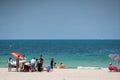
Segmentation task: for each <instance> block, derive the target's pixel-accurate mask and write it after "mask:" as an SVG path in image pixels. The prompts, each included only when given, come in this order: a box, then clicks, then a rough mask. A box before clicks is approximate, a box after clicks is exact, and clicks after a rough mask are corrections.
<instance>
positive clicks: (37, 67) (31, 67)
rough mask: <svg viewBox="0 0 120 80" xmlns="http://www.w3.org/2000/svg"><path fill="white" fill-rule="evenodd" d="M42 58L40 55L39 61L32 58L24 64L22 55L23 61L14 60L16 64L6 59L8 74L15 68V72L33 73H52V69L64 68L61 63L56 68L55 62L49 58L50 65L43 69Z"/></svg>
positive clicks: (10, 59) (24, 58)
mask: <svg viewBox="0 0 120 80" xmlns="http://www.w3.org/2000/svg"><path fill="white" fill-rule="evenodd" d="M43 63H44V58H43V56H42V55H40V58H39V59H36V58H34V57H33V58H32V59H31V60H30V61H29V62H26V57H25V56H24V55H23V60H22V61H20V60H19V59H16V62H15V63H13V61H12V58H11V57H10V58H9V59H8V72H10V71H11V68H16V72H19V71H20V72H35V71H39V72H41V71H47V72H50V71H53V68H66V67H65V65H64V64H63V63H61V64H60V66H57V64H56V62H54V58H51V60H50V65H48V66H47V67H46V68H43Z"/></svg>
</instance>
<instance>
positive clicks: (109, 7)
mask: <svg viewBox="0 0 120 80" xmlns="http://www.w3.org/2000/svg"><path fill="white" fill-rule="evenodd" d="M0 39H120V0H0Z"/></svg>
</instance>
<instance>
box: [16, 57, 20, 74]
mask: <svg viewBox="0 0 120 80" xmlns="http://www.w3.org/2000/svg"><path fill="white" fill-rule="evenodd" d="M19 57H20V56H18V58H17V59H16V72H18V69H19Z"/></svg>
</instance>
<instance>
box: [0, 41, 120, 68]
mask: <svg viewBox="0 0 120 80" xmlns="http://www.w3.org/2000/svg"><path fill="white" fill-rule="evenodd" d="M12 52H17V53H20V54H22V55H25V56H26V58H27V61H30V60H31V59H32V58H33V57H35V58H39V56H40V55H41V54H42V55H43V57H44V59H45V61H44V67H46V66H48V65H49V63H50V58H51V57H53V58H54V62H56V63H57V65H60V63H64V64H65V65H66V67H67V68H78V67H79V68H81V67H82V68H84V67H87V68H96V67H97V68H98V69H102V68H107V66H108V64H109V63H110V62H111V63H113V65H116V66H119V67H120V64H118V63H117V62H115V61H113V60H112V59H110V58H109V57H108V55H109V54H111V53H112V54H120V40H0V68H4V67H5V68H6V67H7V60H8V58H9V57H11V58H12V60H13V61H14V60H15V58H14V57H13V56H12V55H11V53H12Z"/></svg>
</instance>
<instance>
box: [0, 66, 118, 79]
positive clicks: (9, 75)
mask: <svg viewBox="0 0 120 80" xmlns="http://www.w3.org/2000/svg"><path fill="white" fill-rule="evenodd" d="M14 70H15V69H13V70H12V72H8V71H7V68H0V80H120V72H109V71H108V70H107V69H105V70H88V69H86V70H84V69H54V71H53V72H46V71H44V72H14Z"/></svg>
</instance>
